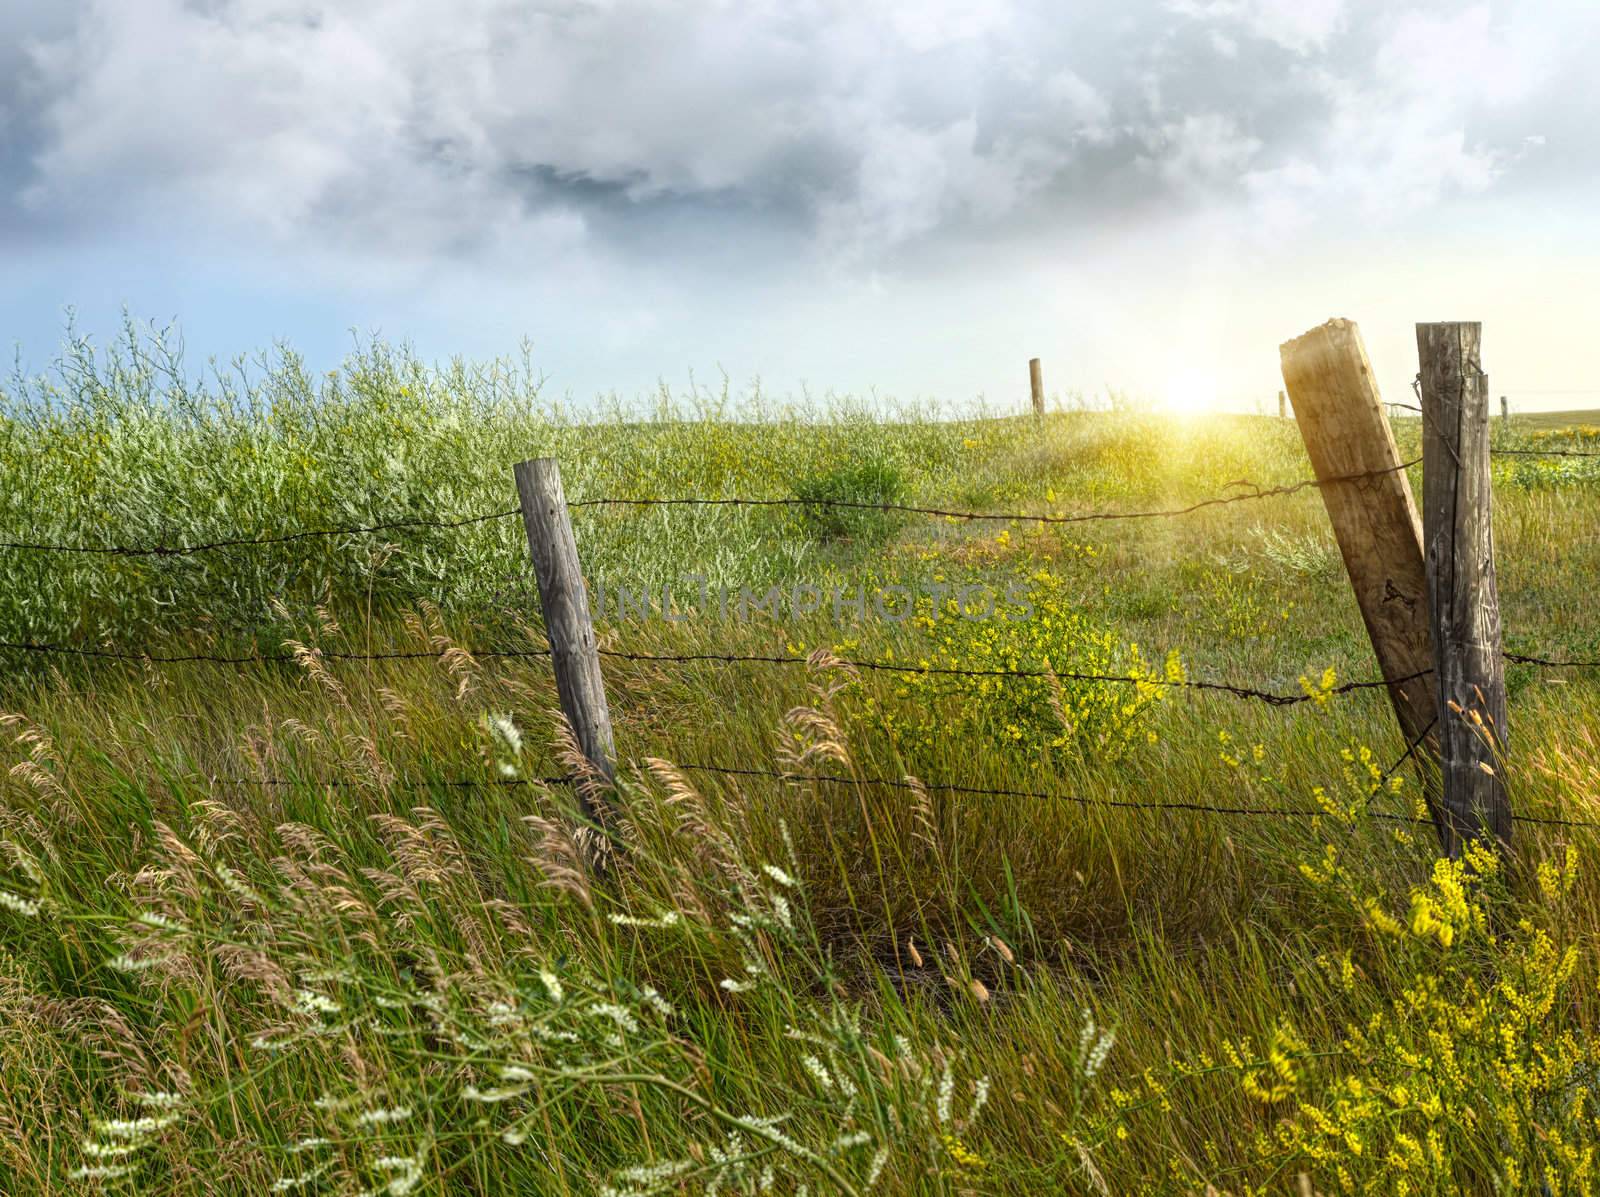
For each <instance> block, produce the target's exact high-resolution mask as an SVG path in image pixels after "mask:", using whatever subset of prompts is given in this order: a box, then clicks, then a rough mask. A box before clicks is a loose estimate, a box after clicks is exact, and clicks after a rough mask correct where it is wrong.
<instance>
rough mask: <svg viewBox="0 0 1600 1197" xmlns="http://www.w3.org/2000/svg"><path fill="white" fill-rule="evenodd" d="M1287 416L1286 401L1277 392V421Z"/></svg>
mask: <svg viewBox="0 0 1600 1197" xmlns="http://www.w3.org/2000/svg"><path fill="white" fill-rule="evenodd" d="M1288 415H1289V406H1288V401H1287V400H1286V399H1285V398H1284V394H1283V392H1282V391H1279V392H1278V419H1280V420H1282V419H1285V418H1286V417H1287V416H1288Z"/></svg>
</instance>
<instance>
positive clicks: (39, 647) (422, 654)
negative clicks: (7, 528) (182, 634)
mask: <svg viewBox="0 0 1600 1197" xmlns="http://www.w3.org/2000/svg"><path fill="white" fill-rule="evenodd" d="M0 649H13V650H15V651H17V652H28V653H39V654H46V655H48V654H52V653H55V654H62V655H66V656H74V657H97V658H102V659H105V660H111V661H148V662H150V663H151V664H155V665H179V664H191V663H196V662H198V663H201V664H207V665H255V664H260V663H263V662H285V661H300V660H303V659H307V658H310V659H315V660H329V661H422V660H429V659H438V658H442V657H443V656H444V655H445V654H446V653H448V652H450V651H451V649H448V648H446V649H429V650H422V649H396V650H392V651H391V650H386V651H382V652H346V651H343V650H339V649H325V648H316V647H311V646H308V647H307V648H306V649H305V651H304V652H286V653H254V654H251V655H250V656H225V655H222V654H219V653H174V654H163V653H152V652H148V651H141V652H129V651H126V650H118V649H109V648H80V647H78V646H76V645H71V644H48V643H46V644H40V643H34V642H31V641H18V640H0ZM457 651H460V652H464V653H466V654H467V655H468V656H471V657H479V658H488V657H548V656H549V655H550V650H549V649H548V648H489V649H470V648H462V649H458V650H457Z"/></svg>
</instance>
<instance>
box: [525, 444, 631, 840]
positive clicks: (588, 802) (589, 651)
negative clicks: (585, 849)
mask: <svg viewBox="0 0 1600 1197" xmlns="http://www.w3.org/2000/svg"><path fill="white" fill-rule="evenodd" d="M514 472H515V474H516V478H517V497H518V498H519V499H520V500H521V501H522V524H523V527H524V528H525V529H526V530H527V533H528V552H529V553H530V554H531V555H532V557H533V572H534V576H535V578H536V579H537V581H538V584H539V607H540V609H541V610H542V611H543V613H544V627H545V634H546V635H547V636H548V637H549V639H550V658H551V661H552V662H553V664H554V666H555V675H556V693H557V695H558V696H559V697H560V699H561V710H562V713H563V714H565V715H566V717H567V723H568V724H569V725H570V726H571V728H572V734H573V736H574V738H575V739H576V740H577V742H578V747H579V748H580V749H581V750H582V752H583V755H584V756H585V757H586V758H587V759H588V761H589V763H590V764H591V765H593V766H594V768H595V770H596V771H597V772H598V773H599V774H600V775H602V776H603V777H604V778H605V780H606V781H607V782H608V783H609V782H612V781H614V780H615V779H616V766H615V764H614V760H615V756H616V749H615V747H614V745H613V743H612V739H611V714H610V711H609V710H608V709H607V706H606V687H605V681H604V679H603V678H602V677H601V674H600V653H599V650H598V645H597V644H596V642H595V636H594V623H593V621H592V620H591V619H590V618H589V597H588V593H587V591H586V590H585V587H584V581H583V569H582V567H581V565H580V564H579V562H578V543H577V541H576V540H575V539H574V538H573V535H572V520H571V518H570V517H569V515H568V513H567V499H566V495H565V493H564V492H563V491H562V489H561V468H560V466H558V465H557V464H556V460H555V458H553V457H541V458H539V459H538V460H536V461H523V462H518V463H517V465H516V466H515V467H514ZM578 796H579V800H580V802H581V804H582V807H583V812H584V814H585V815H587V816H588V817H590V818H592V819H596V820H598V819H600V818H601V817H602V814H603V812H601V811H600V810H598V809H597V806H596V804H595V803H594V802H593V801H592V799H591V794H590V793H589V788H586V787H585V786H583V785H582V784H580V785H579V786H578Z"/></svg>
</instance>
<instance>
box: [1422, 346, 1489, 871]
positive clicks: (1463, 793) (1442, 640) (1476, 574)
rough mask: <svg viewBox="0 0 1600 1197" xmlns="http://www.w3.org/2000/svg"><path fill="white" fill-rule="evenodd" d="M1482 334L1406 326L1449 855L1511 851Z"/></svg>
mask: <svg viewBox="0 0 1600 1197" xmlns="http://www.w3.org/2000/svg"><path fill="white" fill-rule="evenodd" d="M1482 340H1483V326H1482V325H1481V324H1477V323H1454V322H1452V323H1446V324H1419V325H1417V356H1418V358H1419V359H1420V362H1421V393H1422V429H1423V433H1422V436H1423V439H1422V513H1423V545H1424V548H1425V550H1426V553H1427V562H1428V592H1429V597H1430V602H1429V609H1430V610H1431V612H1432V629H1433V656H1434V679H1435V688H1436V690H1437V692H1438V704H1439V712H1440V724H1439V733H1440V734H1439V743H1440V759H1441V763H1442V768H1443V775H1444V810H1445V817H1446V819H1447V821H1448V828H1449V831H1450V839H1449V840H1448V841H1447V842H1446V845H1445V846H1446V848H1447V849H1448V851H1449V852H1450V854H1451V855H1452V856H1455V855H1458V854H1459V853H1460V851H1461V847H1462V845H1463V844H1464V843H1468V842H1470V841H1472V840H1474V839H1481V838H1484V836H1485V835H1486V834H1492V835H1493V836H1494V837H1495V838H1496V839H1497V840H1498V841H1499V842H1500V843H1501V844H1502V845H1509V844H1510V843H1511V803H1510V800H1509V799H1508V798H1507V796H1506V787H1505V780H1504V779H1503V777H1502V776H1501V769H1502V765H1501V754H1502V751H1503V749H1504V748H1505V742H1506V675H1505V661H1504V659H1503V658H1502V657H1501V655H1500V599H1499V595H1498V594H1497V592H1496V589H1495V576H1494V528H1493V524H1492V521H1491V518H1490V485H1489V379H1488V376H1487V375H1486V374H1484V372H1483V370H1482V368H1481V367H1480V365H1479V356H1478V353H1479V347H1480V345H1481V344H1482Z"/></svg>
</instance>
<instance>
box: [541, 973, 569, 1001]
mask: <svg viewBox="0 0 1600 1197" xmlns="http://www.w3.org/2000/svg"><path fill="white" fill-rule="evenodd" d="M539 980H540V981H542V982H544V991H545V993H547V994H549V995H550V1000H551V1001H552V1002H555V1003H556V1005H558V1006H559V1005H560V1004H561V1000H562V997H563V996H564V994H565V991H564V990H563V989H562V988H561V980H560V978H559V977H557V976H556V975H555V973H553V972H551V971H550V970H549V969H541V970H540V971H539Z"/></svg>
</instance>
